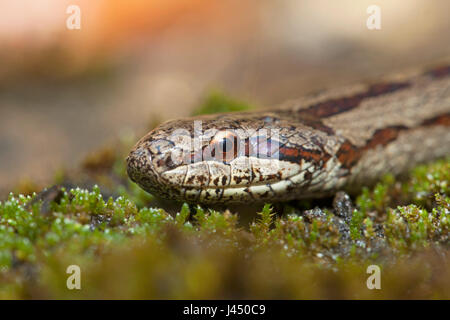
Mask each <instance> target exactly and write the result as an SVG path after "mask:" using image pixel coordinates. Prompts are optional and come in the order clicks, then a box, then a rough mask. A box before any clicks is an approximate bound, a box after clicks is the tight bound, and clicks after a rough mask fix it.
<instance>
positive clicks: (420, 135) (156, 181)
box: [127, 63, 450, 204]
mask: <svg viewBox="0 0 450 320" xmlns="http://www.w3.org/2000/svg"><path fill="white" fill-rule="evenodd" d="M449 154H450V63H449V64H444V65H439V66H438V67H433V68H431V69H427V70H425V71H424V70H421V71H419V72H408V73H406V74H397V75H393V76H391V77H388V78H383V79H382V80H380V81H378V82H374V83H368V84H356V85H352V86H347V87H344V88H339V89H330V90H324V91H320V92H317V93H314V94H310V95H307V96H305V97H303V98H301V99H299V100H295V101H294V100H293V101H289V102H287V103H285V104H284V105H282V106H280V107H278V108H274V109H266V110H259V111H254V112H240V113H224V114H218V115H206V116H200V117H195V118H187V119H182V120H172V121H169V122H166V123H164V124H162V125H160V126H159V127H157V128H156V129H154V130H152V131H151V132H149V133H148V134H147V135H145V136H144V137H143V138H142V139H140V140H139V141H138V143H137V144H136V145H135V147H134V148H133V149H132V150H131V152H130V155H129V156H128V158H127V171H128V175H129V177H130V178H131V179H132V180H133V181H134V182H136V183H137V184H138V185H139V186H141V187H142V188H143V189H145V190H146V191H148V192H150V193H152V194H155V195H159V196H161V197H163V198H166V199H172V200H180V201H187V202H190V203H209V204H217V203H249V202H262V201H267V202H277V201H285V200H291V199H301V198H313V197H323V196H328V195H332V194H333V193H335V192H336V191H338V190H347V191H348V192H355V191H356V190H358V189H359V188H361V186H362V185H371V184H373V183H375V182H376V181H377V180H378V179H379V178H380V176H381V175H383V174H385V173H392V174H394V175H400V174H403V173H405V172H407V171H408V170H409V169H410V168H411V167H413V166H415V165H417V164H419V163H423V162H427V161H431V160H433V159H436V158H440V157H445V156H447V155H449Z"/></svg>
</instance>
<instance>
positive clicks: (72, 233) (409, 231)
mask: <svg viewBox="0 0 450 320" xmlns="http://www.w3.org/2000/svg"><path fill="white" fill-rule="evenodd" d="M227 99H228V98H226V99H225V96H224V95H222V94H217V93H215V94H213V95H211V96H210V97H209V98H208V100H207V102H205V104H204V105H203V107H202V108H203V110H205V109H207V108H209V106H213V107H212V109H213V110H214V111H218V110H220V111H229V110H228V109H227V110H222V109H221V107H220V106H221V105H222V103H223V101H224V100H225V101H229V100H227ZM225 105H227V103H225ZM231 105H232V109H235V108H239V107H238V106H239V105H240V104H239V103H231ZM206 106H208V107H206ZM216 106H218V107H216ZM236 110H237V109H236ZM135 141H136V137H134V136H126V137H125V136H124V137H122V139H121V141H120V143H119V144H116V145H114V146H111V147H105V148H104V149H103V150H99V151H98V152H97V153H95V154H92V155H90V156H88V157H87V158H86V160H85V161H84V162H83V163H82V166H81V168H80V169H79V170H75V171H67V170H62V171H58V172H57V173H55V186H53V187H51V188H48V189H45V190H43V191H41V190H40V187H38V186H36V185H34V184H32V183H30V184H22V185H19V186H18V187H17V189H16V191H15V193H14V194H13V193H11V194H10V195H9V196H8V197H7V198H6V199H5V200H4V201H2V202H0V284H1V285H0V298H3V299H5V298H7V299H11V298H13V299H14V298H27V299H30V298H31V299H47V298H67V299H72V298H136V299H144V298H145V299H152V298H159V299H165V298H176V299H179V298H184V299H202V298H203V299H213V298H247V299H255V298H276V299H280V298H291V299H292V298H293V299H302V298H305V299H311V298H344V299H345V298H346V299H352V298H356V299H366V298H367V299H371V298H375V299H381V298H401V299H408V298H446V299H448V298H450V291H449V290H448V288H450V255H449V253H450V251H449V243H450V242H449V231H450V198H449V194H450V186H449V181H450V159H443V160H440V161H436V162H434V163H431V164H428V165H422V166H419V167H417V168H416V169H414V170H413V171H412V172H411V174H410V175H409V177H408V178H407V179H406V180H404V181H397V180H396V179H394V178H393V177H392V176H386V177H384V178H383V179H382V180H381V181H380V182H379V183H378V184H377V185H376V186H374V187H373V188H370V189H369V188H364V189H363V190H362V191H361V194H360V195H359V196H357V197H356V198H354V199H353V201H352V200H350V199H349V198H346V197H343V198H342V199H343V200H340V201H341V202H339V201H337V202H339V203H343V204H344V205H339V204H338V205H337V206H334V207H333V206H331V204H330V203H328V202H326V201H325V202H323V203H324V204H322V203H321V204H320V205H321V206H320V207H317V206H316V205H317V204H316V203H315V202H314V201H312V202H304V201H293V202H289V203H284V204H276V205H271V204H266V205H265V206H264V208H262V210H261V211H260V212H259V213H257V214H255V215H254V216H253V218H252V222H251V223H250V224H243V223H241V220H242V219H241V215H240V212H231V211H229V210H227V209H226V210H214V209H211V208H206V207H201V206H189V205H187V204H180V205H179V206H178V207H177V209H176V210H175V212H173V213H172V212H170V210H165V209H164V208H163V207H162V206H161V205H160V204H159V203H158V200H157V199H156V198H154V197H153V196H152V195H149V194H147V193H146V192H144V191H143V190H142V189H140V188H139V187H138V186H137V185H135V184H134V183H132V182H131V181H130V180H129V179H128V178H127V176H126V170H125V163H124V158H125V156H126V154H127V152H128V150H129V149H130V148H131V145H132V144H133V143H134V142H135ZM346 199H347V200H346ZM335 201H336V200H335ZM344 207H345V208H347V209H345V210H344V209H342V208H344ZM339 208H341V209H339ZM74 264H75V265H79V266H80V268H81V286H82V289H81V290H68V289H67V287H66V280H67V277H68V276H69V275H68V274H67V273H66V269H67V267H68V266H69V265H74ZM371 264H377V265H379V266H380V267H381V270H382V276H381V286H382V289H381V290H369V289H368V288H367V286H366V280H367V277H368V276H369V274H367V273H366V268H367V266H369V265H371Z"/></svg>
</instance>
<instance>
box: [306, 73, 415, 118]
mask: <svg viewBox="0 0 450 320" xmlns="http://www.w3.org/2000/svg"><path fill="white" fill-rule="evenodd" d="M409 86H410V83H408V82H389V83H384V82H382V83H377V84H373V85H371V86H370V87H369V88H368V89H367V91H365V92H361V93H358V94H355V95H354V96H350V97H342V98H337V99H331V100H327V101H324V102H320V103H317V104H315V105H312V106H310V107H309V108H307V109H304V110H301V111H300V114H301V115H309V116H313V117H316V118H326V117H331V116H333V115H336V114H339V113H342V112H346V111H349V110H351V109H354V108H356V107H357V106H358V105H359V104H360V103H361V102H362V101H363V100H364V99H367V98H372V97H377V96H381V95H385V94H389V93H392V92H395V91H397V90H400V89H404V88H407V87H409Z"/></svg>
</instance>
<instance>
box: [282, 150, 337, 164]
mask: <svg viewBox="0 0 450 320" xmlns="http://www.w3.org/2000/svg"><path fill="white" fill-rule="evenodd" d="M279 155H280V160H284V161H289V162H293V163H300V162H301V160H302V159H303V160H306V161H314V162H316V163H319V162H320V161H321V160H322V161H323V163H325V162H327V161H328V160H329V159H330V158H331V155H329V154H328V153H326V152H324V151H321V150H317V149H306V148H304V147H302V146H296V147H281V148H280V149H279Z"/></svg>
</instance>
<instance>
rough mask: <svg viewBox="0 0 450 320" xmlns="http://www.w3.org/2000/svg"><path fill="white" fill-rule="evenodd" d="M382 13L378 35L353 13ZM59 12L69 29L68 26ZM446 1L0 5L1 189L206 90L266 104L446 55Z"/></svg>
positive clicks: (144, 124) (153, 0)
mask: <svg viewBox="0 0 450 320" xmlns="http://www.w3.org/2000/svg"><path fill="white" fill-rule="evenodd" d="M371 4H377V5H378V6H380V8H381V30H368V29H367V27H366V20H367V18H368V16H369V15H368V14H367V13H366V9H367V7H368V6H369V5H371ZM69 5H78V6H79V7H80V9H81V29H80V30H69V29H68V28H67V27H66V20H67V19H68V18H69V16H70V14H68V13H66V9H67V7H68V6H69ZM449 12H450V2H449V1H448V0H397V1H388V0H384V1H382V0H378V1H376V3H375V2H373V1H365V0H359V1H353V0H340V1H332V0H315V1H301V0H277V1H272V0H246V1H242V0H226V1H224V0H147V1H144V0H96V1H88V0H84V1H83V0H70V1H66V0H37V1H36V0H2V1H0V17H1V18H0V190H7V189H8V188H9V187H11V186H13V185H15V184H16V183H18V181H22V180H27V179H32V180H36V181H43V182H44V183H45V181H46V180H48V179H51V178H52V177H53V174H54V172H55V170H57V169H58V168H60V167H71V166H75V165H76V164H77V162H79V161H80V159H83V158H84V157H85V156H86V154H88V153H89V152H91V151H92V150H95V149H96V148H99V147H101V146H102V145H104V144H105V143H111V142H112V141H115V140H116V139H118V138H120V136H123V135H130V134H131V133H133V132H139V133H143V130H145V128H148V127H149V126H150V125H151V124H152V123H156V122H158V121H164V120H168V119H170V118H174V117H182V116H186V115H189V114H191V113H192V111H193V110H194V109H195V108H196V107H197V106H198V105H199V104H200V103H201V102H202V101H203V99H205V97H206V96H207V95H208V94H209V93H210V92H212V91H217V90H219V91H221V92H224V93H226V94H228V95H230V96H232V97H237V98H239V99H241V100H244V101H248V102H250V103H251V104H253V105H256V106H264V107H266V106H272V105H277V104H280V103H282V102H283V101H285V100H288V99H291V98H296V97H298V96H300V95H302V94H304V93H306V92H308V91H312V90H317V89H321V88H324V87H330V86H339V85H344V84H346V83H350V82H354V81H359V80H364V79H371V78H374V77H377V76H380V75H382V74H385V73H386V72H392V71H396V70H401V69H402V68H409V67H412V66H417V65H427V64H429V63H433V62H434V61H435V60H436V59H439V58H442V57H444V56H448V55H449V54H450V38H449V37H450V36H449V34H450V22H449V19H448V13H449Z"/></svg>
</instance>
